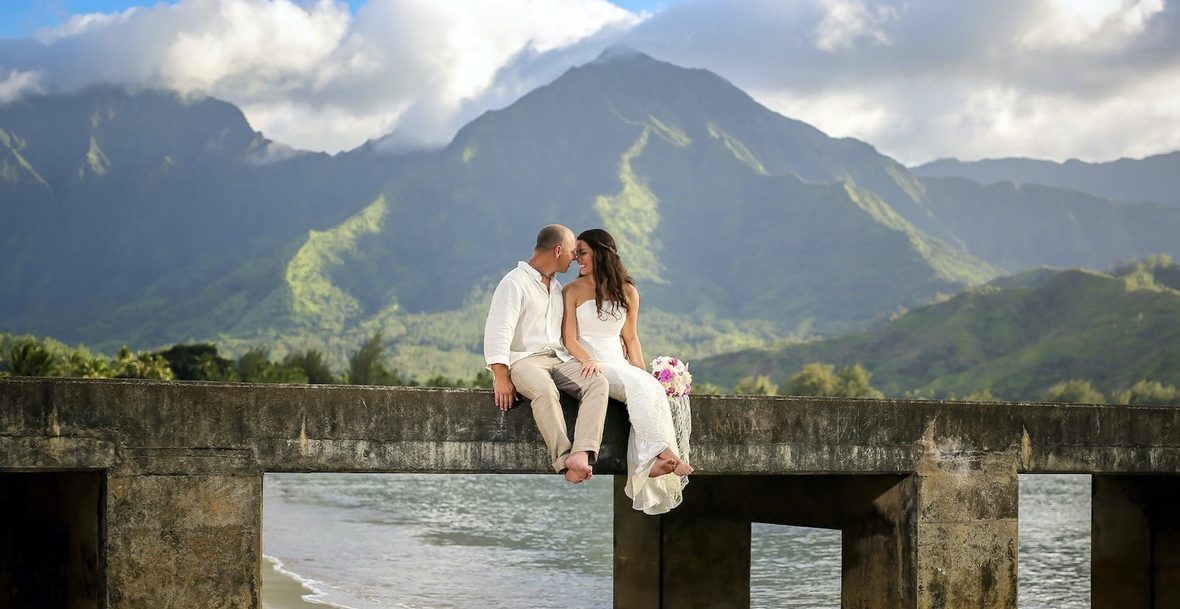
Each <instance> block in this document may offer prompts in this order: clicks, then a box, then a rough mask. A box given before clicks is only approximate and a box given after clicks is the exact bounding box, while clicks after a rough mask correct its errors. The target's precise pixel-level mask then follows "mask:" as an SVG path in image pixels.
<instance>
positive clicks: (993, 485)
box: [912, 438, 1020, 609]
mask: <svg viewBox="0 0 1180 609" xmlns="http://www.w3.org/2000/svg"><path fill="white" fill-rule="evenodd" d="M928 440H929V438H928ZM943 444H944V445H941V446H939V445H935V444H934V443H933V442H931V443H929V444H927V450H926V452H925V454H924V455H923V457H922V459H921V462H920V464H919V468H918V471H917V472H916V473H915V474H914V475H913V477H912V484H913V485H914V491H915V494H914V497H915V499H916V503H915V504H914V506H913V511H912V514H913V515H912V517H913V519H914V522H913V525H912V526H913V531H914V545H915V547H914V551H915V565H914V566H915V573H914V578H915V592H916V595H917V598H916V601H917V602H916V605H915V606H916V607H917V608H918V609H952V608H957V607H974V608H979V609H1016V600H1017V551H1018V548H1019V542H1018V529H1019V526H1018V513H1019V498H1020V481H1019V478H1018V477H1017V473H1016V459H1015V457H1014V455H1012V454H1009V453H981V452H978V451H975V450H972V449H971V448H970V447H967V446H959V445H957V444H955V443H953V442H947V441H944V442H943Z"/></svg>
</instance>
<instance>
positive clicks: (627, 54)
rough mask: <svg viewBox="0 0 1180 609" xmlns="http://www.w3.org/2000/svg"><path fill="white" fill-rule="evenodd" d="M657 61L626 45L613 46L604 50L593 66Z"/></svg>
mask: <svg viewBox="0 0 1180 609" xmlns="http://www.w3.org/2000/svg"><path fill="white" fill-rule="evenodd" d="M642 60H647V61H655V59H654V58H652V57H651V56H650V55H647V54H646V53H642V52H640V51H637V50H635V49H634V48H632V47H629V46H627V45H625V44H612V45H610V46H608V47H606V48H605V49H603V50H602V53H599V54H598V57H595V58H594V61H591V62H590V63H591V64H604V63H614V62H618V61H642Z"/></svg>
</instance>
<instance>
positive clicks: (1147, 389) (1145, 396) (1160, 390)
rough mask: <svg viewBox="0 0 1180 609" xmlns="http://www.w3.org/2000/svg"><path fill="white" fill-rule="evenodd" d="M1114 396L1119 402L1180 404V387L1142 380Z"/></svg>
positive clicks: (1115, 400) (1116, 401)
mask: <svg viewBox="0 0 1180 609" xmlns="http://www.w3.org/2000/svg"><path fill="white" fill-rule="evenodd" d="M1113 398H1114V402H1115V403H1117V404H1161V405H1169V404H1176V405H1180V388H1176V387H1174V386H1172V385H1164V384H1163V383H1161V382H1159V381H1148V380H1141V381H1139V382H1138V383H1135V384H1134V385H1131V388H1130V389H1128V390H1126V391H1120V392H1118V393H1116V394H1114V396H1113Z"/></svg>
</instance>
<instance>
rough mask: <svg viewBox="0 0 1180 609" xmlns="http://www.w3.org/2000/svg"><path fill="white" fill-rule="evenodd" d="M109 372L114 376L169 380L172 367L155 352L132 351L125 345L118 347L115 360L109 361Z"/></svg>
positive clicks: (171, 376)
mask: <svg viewBox="0 0 1180 609" xmlns="http://www.w3.org/2000/svg"><path fill="white" fill-rule="evenodd" d="M111 372H112V374H113V375H114V376H115V378H123V379H126V378H131V379H157V380H162V381H170V380H172V378H173V375H172V369H171V368H169V367H168V360H166V359H164V357H163V356H161V355H158V354H156V353H148V352H147V351H140V352H139V353H132V351H131V349H130V348H128V347H127V345H123V346H122V347H119V351H118V353H116V354H115V361H114V362H112V363H111Z"/></svg>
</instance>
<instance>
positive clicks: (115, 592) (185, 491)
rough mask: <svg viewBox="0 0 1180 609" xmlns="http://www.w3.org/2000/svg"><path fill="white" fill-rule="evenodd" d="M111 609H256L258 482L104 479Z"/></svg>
mask: <svg viewBox="0 0 1180 609" xmlns="http://www.w3.org/2000/svg"><path fill="white" fill-rule="evenodd" d="M106 506H107V510H106V535H107V580H106V581H107V599H108V606H109V607H110V609H169V608H178V609H179V608H189V607H209V608H218V609H257V608H258V607H259V606H260V601H259V590H260V588H261V573H260V570H259V569H260V562H261V558H262V552H261V539H262V475H261V474H258V475H125V476H118V477H114V476H112V477H111V478H109V479H108V481H107V501H106Z"/></svg>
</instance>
